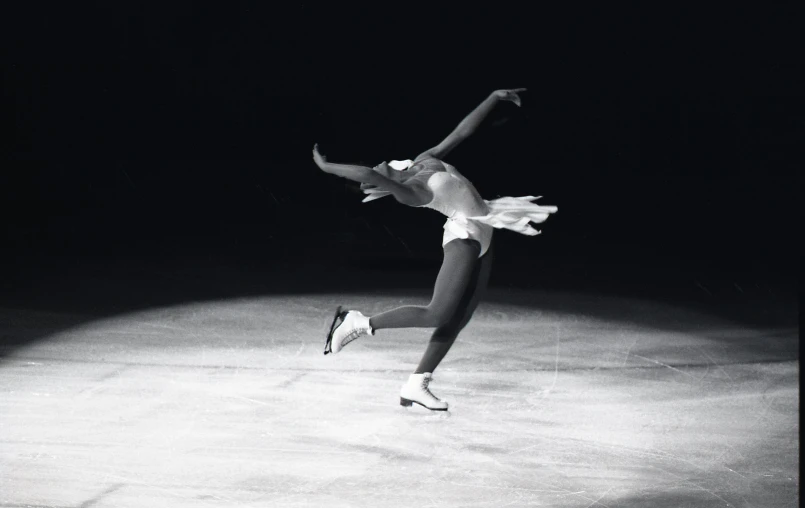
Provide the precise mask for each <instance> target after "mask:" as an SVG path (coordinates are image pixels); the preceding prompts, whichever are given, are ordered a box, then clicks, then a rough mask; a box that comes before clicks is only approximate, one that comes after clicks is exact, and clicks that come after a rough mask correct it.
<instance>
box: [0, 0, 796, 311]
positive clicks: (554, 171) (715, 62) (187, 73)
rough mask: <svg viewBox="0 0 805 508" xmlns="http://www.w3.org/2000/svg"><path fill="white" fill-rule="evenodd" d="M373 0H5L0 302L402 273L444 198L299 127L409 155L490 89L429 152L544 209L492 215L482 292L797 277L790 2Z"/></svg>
mask: <svg viewBox="0 0 805 508" xmlns="http://www.w3.org/2000/svg"><path fill="white" fill-rule="evenodd" d="M395 5H397V6H396V7H389V6H385V4H384V6H382V7H380V6H375V7H368V6H366V5H364V6H362V7H360V8H358V7H345V6H344V5H340V4H339V5H331V6H324V5H311V4H307V3H305V4H302V3H286V4H285V5H282V6H278V5H270V2H257V1H253V2H216V3H212V2H209V3H207V2H190V1H168V2H163V3H159V4H158V3H153V4H149V3H143V2H125V1H116V2H97V3H96V4H94V5H93V4H92V3H91V2H84V3H82V4H81V5H73V3H72V2H29V3H26V4H25V5H23V6H17V7H4V8H3V10H4V14H3V15H2V16H0V17H2V19H3V21H2V70H3V72H2V91H3V99H2V111H3V114H2V122H3V123H4V125H3V127H4V132H5V134H4V135H3V136H2V138H0V146H1V147H2V152H3V159H2V169H1V171H2V179H0V185H1V186H2V187H1V188H0V199H2V204H1V205H0V206H1V207H2V210H1V211H2V214H3V215H2V217H3V219H2V230H1V233H2V244H1V245H2V258H3V263H2V270H0V275H2V290H3V295H4V298H5V301H6V303H9V302H11V303H16V304H19V305H22V304H23V302H24V303H25V304H26V305H32V304H33V303H36V302H39V303H42V302H49V304H51V305H61V306H69V305H70V304H71V302H72V301H73V299H74V296H75V295H77V294H80V293H82V291H81V289H82V287H84V286H86V287H90V286H91V287H92V288H93V289H92V290H89V289H87V291H84V293H86V294H89V295H91V296H90V297H89V298H91V299H94V300H93V301H95V302H96V303H97V304H98V305H101V304H102V302H108V301H110V300H115V299H116V301H125V302H126V303H125V305H146V304H157V303H160V302H164V301H168V300H170V301H173V300H176V299H181V298H191V297H207V296H210V297H212V296H222V295H235V294H245V293H261V292H281V291H304V290H321V291H323V290H326V289H328V288H333V289H335V290H339V288H340V290H350V289H355V288H358V287H366V288H374V289H380V288H382V287H385V286H405V285H416V286H417V287H426V286H427V285H429V284H430V283H431V281H432V278H433V276H434V275H435V273H436V270H437V269H438V266H439V262H440V259H441V246H440V244H441V234H442V229H441V226H442V223H443V221H444V219H443V217H441V216H439V215H438V214H436V213H435V212H432V211H429V210H415V209H407V208H404V207H402V206H401V205H398V204H397V203H395V202H393V201H392V200H391V198H386V199H384V200H381V201H377V202H373V203H369V204H361V202H360V201H361V198H362V196H361V194H360V193H359V192H358V191H357V189H356V186H354V185H352V184H351V183H349V182H347V181H345V180H340V179H338V178H336V177H333V176H329V175H326V174H323V173H321V172H320V171H319V170H318V169H317V168H316V167H315V166H314V164H313V163H312V160H311V156H310V151H311V147H312V146H313V144H314V143H315V142H318V143H319V144H320V147H321V150H322V151H323V153H325V154H326V155H327V156H328V157H329V158H330V160H333V161H337V162H354V163H365V164H367V165H374V164H377V163H378V162H380V161H382V160H389V159H404V158H413V157H414V156H416V155H417V154H418V153H419V152H421V151H423V150H424V149H426V148H428V147H430V146H432V145H435V144H436V143H438V142H439V141H440V140H441V139H442V138H443V137H444V136H446V135H447V134H448V133H449V132H450V131H451V130H452V129H453V127H455V125H456V124H457V123H458V122H459V121H460V120H461V119H462V118H463V116H464V115H466V114H467V113H469V112H470V111H471V110H472V109H473V108H474V107H475V106H476V105H477V104H478V103H479V102H480V101H481V100H483V99H484V98H485V97H486V96H487V95H488V94H489V93H490V92H491V91H492V90H494V89H497V88H513V87H527V88H528V92H526V93H525V94H523V107H522V108H520V109H518V108H516V107H515V106H513V105H512V104H509V103H505V104H502V105H500V106H499V107H498V109H497V110H496V111H495V112H494V113H493V114H492V115H491V116H490V117H489V119H488V121H487V122H486V123H485V124H484V125H483V127H482V128H481V129H480V130H479V131H478V132H477V133H476V134H475V136H474V137H472V138H471V139H470V140H468V141H467V142H466V143H465V144H464V145H462V146H461V147H460V148H459V149H457V150H456V151H455V152H454V153H453V154H451V157H450V158H449V161H450V162H452V163H453V164H454V165H456V166H457V167H458V169H459V170H460V171H461V172H462V173H463V174H464V175H465V176H467V177H468V178H470V180H472V181H473V182H474V183H475V184H476V186H477V187H478V189H479V190H480V192H481V193H482V194H483V195H484V196H485V197H486V198H487V199H491V198H494V197H497V196H506V195H513V196H518V195H526V194H535V195H542V196H544V197H543V198H542V200H541V201H540V202H541V203H543V204H553V205H557V206H558V207H559V213H558V214H557V215H556V216H554V217H552V218H551V219H549V220H548V221H547V222H546V223H545V224H543V225H542V226H541V227H540V229H541V230H542V231H543V235H542V236H538V237H536V238H529V237H524V236H521V235H517V234H515V233H511V232H501V233H498V234H497V258H498V259H497V263H496V265H495V271H494V274H493V279H492V284H493V286H498V287H506V286H512V287H525V288H533V287H537V288H548V289H558V290H577V289H582V290H588V291H596V292H602V293H603V292H616V293H628V294H643V295H648V294H651V295H668V294H676V295H681V297H682V298H683V299H684V298H687V299H697V298H698V299H705V300H707V299H710V300H720V301H725V302H731V301H734V300H735V299H747V298H750V297H751V298H755V299H761V300H763V301H764V302H766V303H765V304H766V305H768V306H769V308H771V307H773V306H774V305H775V302H778V301H779V300H780V299H785V298H792V297H794V296H795V295H796V291H797V281H798V275H799V260H798V258H799V238H800V225H799V215H800V208H799V204H798V201H799V197H800V187H799V178H798V176H797V172H798V171H799V170H801V167H802V160H801V148H802V145H801V143H802V139H803V131H804V130H805V129H803V127H805V115H804V114H803V103H802V96H801V89H802V82H801V76H800V74H799V70H800V68H801V63H802V52H801V49H800V43H801V41H800V33H799V31H800V21H801V16H800V14H801V13H800V12H799V11H798V10H797V9H796V8H795V7H794V6H795V5H796V4H795V3H791V4H780V5H775V6H769V5H763V6H762V7H761V6H760V4H758V5H755V6H754V7H752V6H745V5H737V4H736V5H730V6H729V7H726V8H723V7H722V8H718V7H709V8H705V7H677V6H663V7H657V6H651V7H641V8H638V9H635V6H633V5H632V6H628V8H627V7H626V6H615V7H613V6H611V5H598V6H593V5H584V4H579V5H573V6H568V7H566V8H557V7H545V6H543V5H542V4H541V3H535V4H533V5H532V6H531V7H530V8H526V7H525V5H527V4H523V5H524V6H522V7H517V6H508V5H505V4H502V3H500V2H496V3H492V4H490V3H482V4H481V5H482V6H481V7H473V6H472V5H471V4H464V5H462V6H461V7H460V8H456V7H455V6H453V7H446V6H442V7H438V6H437V7H434V6H430V7H427V8H424V7H423V8H413V7H406V8H403V7H400V6H401V5H402V4H395ZM367 274H371V276H369V275H367ZM93 281H94V282H93ZM132 295H133V296H132ZM126 298H129V300H126ZM121 305H124V304H121Z"/></svg>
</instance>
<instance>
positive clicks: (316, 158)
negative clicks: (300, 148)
mask: <svg viewBox="0 0 805 508" xmlns="http://www.w3.org/2000/svg"><path fill="white" fill-rule="evenodd" d="M313 162H315V163H316V165H317V166H318V167H319V168H320V169H324V165H325V164H327V158H326V157H325V156H324V155H322V154H320V153H319V144H318V143H316V144H315V145H313Z"/></svg>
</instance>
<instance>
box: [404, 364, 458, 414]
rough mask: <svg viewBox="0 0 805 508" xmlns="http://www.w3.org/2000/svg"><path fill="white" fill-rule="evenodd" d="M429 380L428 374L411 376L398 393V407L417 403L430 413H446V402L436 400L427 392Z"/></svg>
mask: <svg viewBox="0 0 805 508" xmlns="http://www.w3.org/2000/svg"><path fill="white" fill-rule="evenodd" d="M431 379H432V377H431V373H430V372H425V373H424V374H411V377H409V378H408V382H407V383H406V384H405V385H403V387H402V390H401V391H400V405H401V406H405V407H409V406H410V405H411V404H413V403H417V404H419V405H420V406H422V407H424V408H427V409H430V410H431V411H447V402H444V401H443V400H439V399H437V398H436V397H435V396H434V395H433V394H432V393H430V390H428V383H430V380H431Z"/></svg>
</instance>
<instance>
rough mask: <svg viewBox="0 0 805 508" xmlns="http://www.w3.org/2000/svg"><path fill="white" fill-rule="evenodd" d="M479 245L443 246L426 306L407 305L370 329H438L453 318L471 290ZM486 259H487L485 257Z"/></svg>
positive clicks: (372, 321)
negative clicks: (464, 297) (442, 257)
mask: <svg viewBox="0 0 805 508" xmlns="http://www.w3.org/2000/svg"><path fill="white" fill-rule="evenodd" d="M480 251H481V245H480V244H479V243H478V242H477V241H475V240H453V241H451V242H449V243H448V244H447V245H445V246H444V260H443V261H442V267H441V268H440V269H439V275H438V276H437V277H436V284H435V286H434V289H433V297H432V298H431V301H430V303H429V304H428V305H426V306H416V305H406V306H403V307H398V308H396V309H392V310H389V311H386V312H383V313H381V314H377V315H375V316H372V317H371V318H370V320H369V322H370V324H371V327H372V329H374V330H381V329H383V328H413V327H420V328H438V327H441V326H445V325H446V324H447V323H448V322H449V321H450V320H451V319H453V318H454V316H455V314H456V312H457V311H458V309H459V308H460V306H461V301H462V297H463V296H464V295H465V294H466V293H467V290H468V288H469V287H470V286H471V283H472V280H473V276H474V274H475V272H476V271H477V266H478V264H479V262H480V260H479V259H478V254H479V253H480ZM484 257H486V256H484Z"/></svg>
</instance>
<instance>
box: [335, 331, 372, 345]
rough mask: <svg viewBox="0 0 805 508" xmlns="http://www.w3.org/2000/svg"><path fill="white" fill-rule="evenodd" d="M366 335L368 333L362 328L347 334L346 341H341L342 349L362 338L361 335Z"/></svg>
mask: <svg viewBox="0 0 805 508" xmlns="http://www.w3.org/2000/svg"><path fill="white" fill-rule="evenodd" d="M365 333H366V332H365V331H364V330H363V329H361V328H356V329H354V330H352V331H351V332H349V333H348V334H347V336H346V337H344V340H342V341H341V347H344V346H346V345H347V344H349V343H350V342H352V341H353V340H355V339H357V338H358V337H360V336H361V335H363V334H365Z"/></svg>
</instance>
